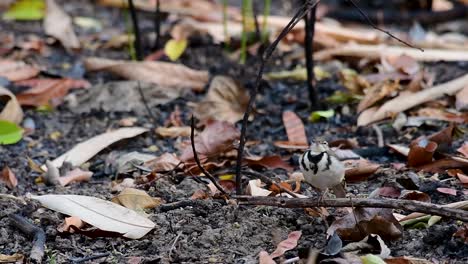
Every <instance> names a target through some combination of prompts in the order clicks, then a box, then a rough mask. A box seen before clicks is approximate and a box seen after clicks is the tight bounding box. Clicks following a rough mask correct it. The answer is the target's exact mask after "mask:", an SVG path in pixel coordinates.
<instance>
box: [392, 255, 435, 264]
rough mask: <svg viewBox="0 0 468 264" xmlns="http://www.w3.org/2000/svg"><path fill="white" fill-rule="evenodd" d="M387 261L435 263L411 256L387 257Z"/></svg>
mask: <svg viewBox="0 0 468 264" xmlns="http://www.w3.org/2000/svg"><path fill="white" fill-rule="evenodd" d="M385 263H387V264H434V262H433V261H429V260H425V259H421V258H415V257H409V256H402V257H395V258H386V259H385Z"/></svg>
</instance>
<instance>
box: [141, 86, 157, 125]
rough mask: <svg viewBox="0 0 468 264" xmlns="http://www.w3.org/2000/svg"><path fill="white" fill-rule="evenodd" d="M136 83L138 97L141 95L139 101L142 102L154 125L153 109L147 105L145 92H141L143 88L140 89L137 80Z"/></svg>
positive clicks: (155, 123) (155, 122)
mask: <svg viewBox="0 0 468 264" xmlns="http://www.w3.org/2000/svg"><path fill="white" fill-rule="evenodd" d="M137 85H138V86H137V88H138V93H139V94H140V97H141V101H142V102H143V105H144V106H145V109H146V111H147V112H148V115H149V117H150V118H151V120H152V121H153V126H154V127H156V125H157V119H156V117H155V116H154V114H153V111H151V108H150V107H149V105H148V101H146V97H145V94H144V93H143V90H142V89H141V86H140V81H137Z"/></svg>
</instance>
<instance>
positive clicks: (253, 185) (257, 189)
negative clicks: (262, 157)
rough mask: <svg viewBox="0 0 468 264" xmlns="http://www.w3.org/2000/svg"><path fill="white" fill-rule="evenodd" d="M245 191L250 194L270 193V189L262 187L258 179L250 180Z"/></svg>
mask: <svg viewBox="0 0 468 264" xmlns="http://www.w3.org/2000/svg"><path fill="white" fill-rule="evenodd" d="M246 191H247V193H248V194H250V195H252V196H268V195H270V194H271V191H269V190H267V189H264V188H262V181H261V180H259V179H256V180H250V181H249V184H248V185H247V190H246Z"/></svg>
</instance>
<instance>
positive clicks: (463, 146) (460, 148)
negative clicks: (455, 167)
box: [457, 141, 468, 158]
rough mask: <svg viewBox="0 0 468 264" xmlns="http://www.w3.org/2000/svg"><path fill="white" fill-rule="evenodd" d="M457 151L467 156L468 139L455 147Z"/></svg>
mask: <svg viewBox="0 0 468 264" xmlns="http://www.w3.org/2000/svg"><path fill="white" fill-rule="evenodd" d="M457 151H458V152H459V153H461V154H463V156H465V157H466V158H468V141H465V142H464V143H463V145H462V146H461V147H459V148H457Z"/></svg>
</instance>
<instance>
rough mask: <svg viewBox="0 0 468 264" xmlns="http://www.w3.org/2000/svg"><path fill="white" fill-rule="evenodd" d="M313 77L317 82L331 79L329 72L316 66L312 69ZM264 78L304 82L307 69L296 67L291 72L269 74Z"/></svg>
mask: <svg viewBox="0 0 468 264" xmlns="http://www.w3.org/2000/svg"><path fill="white" fill-rule="evenodd" d="M314 75H315V79H316V80H317V81H320V80H322V79H325V78H330V77H331V75H330V73H329V72H327V71H325V70H324V69H322V68H321V67H318V66H315V67H314ZM265 76H266V77H267V78H268V79H270V80H282V79H292V80H297V81H306V80H307V69H306V68H304V67H296V68H295V69H294V70H292V71H279V72H270V73H267V74H265Z"/></svg>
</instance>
